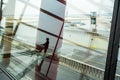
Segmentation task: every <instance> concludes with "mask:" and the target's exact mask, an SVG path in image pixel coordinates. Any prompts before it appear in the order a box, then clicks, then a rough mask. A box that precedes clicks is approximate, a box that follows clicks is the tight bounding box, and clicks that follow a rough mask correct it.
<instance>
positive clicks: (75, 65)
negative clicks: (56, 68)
mask: <svg viewBox="0 0 120 80" xmlns="http://www.w3.org/2000/svg"><path fill="white" fill-rule="evenodd" d="M60 63H61V64H63V65H66V66H67V67H70V68H72V69H74V70H76V71H77V72H80V73H81V74H84V75H87V76H89V77H91V78H93V79H95V80H103V77H104V70H103V69H100V68H98V67H95V66H93V65H89V64H86V63H84V62H81V61H77V60H74V59H72V58H68V57H65V56H60ZM115 80H120V75H119V74H116V78H115Z"/></svg>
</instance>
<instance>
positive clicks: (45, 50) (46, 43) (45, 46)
mask: <svg viewBox="0 0 120 80" xmlns="http://www.w3.org/2000/svg"><path fill="white" fill-rule="evenodd" d="M43 45H44V53H46V52H47V49H48V46H49V38H46V42H45V43H44V44H43Z"/></svg>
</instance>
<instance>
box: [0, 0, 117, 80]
mask: <svg viewBox="0 0 120 80" xmlns="http://www.w3.org/2000/svg"><path fill="white" fill-rule="evenodd" d="M11 1H12V0H9V1H8V2H9V4H11V3H10V2H11ZM12 4H13V5H14V6H15V7H14V8H15V9H14V8H11V10H7V9H6V8H8V9H9V7H11V6H10V5H6V6H5V10H6V12H10V11H11V12H10V14H12V15H11V16H10V17H8V16H7V15H5V14H3V17H4V18H3V20H2V23H1V25H2V26H3V27H4V28H2V29H1V33H0V34H1V36H0V43H1V46H0V48H1V49H0V53H1V55H0V64H2V66H3V67H4V69H5V70H7V71H8V72H9V73H11V74H12V75H14V76H15V78H17V79H18V80H27V79H28V80H103V75H104V69H105V63H106V55H107V49H108V41H109V35H110V28H111V20H112V14H113V6H114V5H113V4H114V0H67V1H66V5H65V2H64V1H63V0H50V1H49V0H15V1H14V2H12ZM6 14H8V15H9V13H6ZM64 15H65V17H64ZM64 19H65V22H64V25H63V20H64ZM6 26H7V27H6ZM62 26H63V29H61V28H62ZM60 32H61V33H60ZM12 33H13V35H11V34H12ZM48 44H49V45H48ZM46 50H47V51H46ZM118 72H119V70H118ZM118 72H117V73H118Z"/></svg>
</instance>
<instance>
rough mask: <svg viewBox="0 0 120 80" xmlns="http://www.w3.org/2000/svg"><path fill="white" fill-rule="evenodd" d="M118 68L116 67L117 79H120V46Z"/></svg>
mask: <svg viewBox="0 0 120 80" xmlns="http://www.w3.org/2000/svg"><path fill="white" fill-rule="evenodd" d="M119 46H120V42H119ZM117 60H118V61H117V69H116V79H115V80H118V79H120V47H119V51H118V59H117Z"/></svg>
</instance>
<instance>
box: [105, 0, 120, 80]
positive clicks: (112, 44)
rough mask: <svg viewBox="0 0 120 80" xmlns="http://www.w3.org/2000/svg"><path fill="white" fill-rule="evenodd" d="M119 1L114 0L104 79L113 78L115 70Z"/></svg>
mask: <svg viewBox="0 0 120 80" xmlns="http://www.w3.org/2000/svg"><path fill="white" fill-rule="evenodd" d="M119 4H120V1H119V0H115V4H114V11H113V17H112V24H111V32H110V39H109V46H108V53H107V59H106V67H105V73H104V80H114V79H115V72H116V64H117V58H118V44H119V36H120V23H119V22H120V15H119V14H120V10H119V6H120V5H119Z"/></svg>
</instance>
